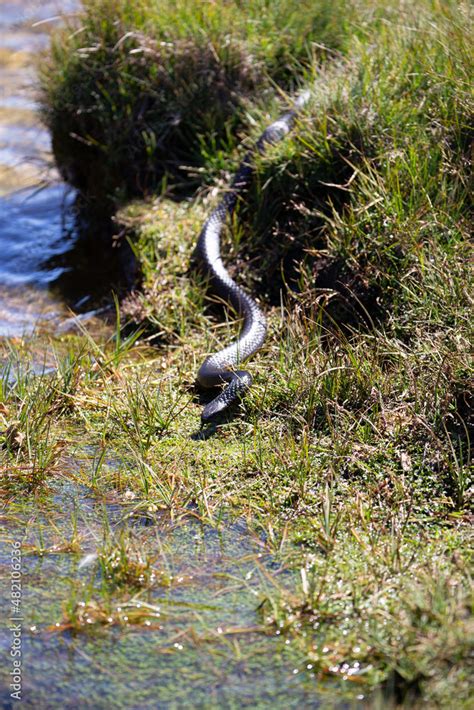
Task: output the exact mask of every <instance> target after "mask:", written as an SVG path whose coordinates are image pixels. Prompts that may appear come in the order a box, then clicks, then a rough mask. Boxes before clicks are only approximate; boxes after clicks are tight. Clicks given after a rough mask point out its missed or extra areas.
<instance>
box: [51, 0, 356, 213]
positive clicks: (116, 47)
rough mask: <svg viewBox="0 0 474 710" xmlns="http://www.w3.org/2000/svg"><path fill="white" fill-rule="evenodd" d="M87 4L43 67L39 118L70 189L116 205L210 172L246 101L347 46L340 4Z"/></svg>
mask: <svg viewBox="0 0 474 710" xmlns="http://www.w3.org/2000/svg"><path fill="white" fill-rule="evenodd" d="M83 4H84V8H85V12H84V13H83V14H82V15H81V16H80V18H79V20H78V21H77V22H75V23H74V25H73V26H71V27H68V28H67V29H66V30H65V31H64V32H63V33H62V34H61V35H57V37H56V39H55V41H54V44H53V47H52V52H51V54H50V55H49V57H48V59H47V60H45V62H44V63H43V65H42V104H43V115H44V118H45V121H46V124H47V126H48V127H49V128H50V130H51V132H52V135H53V147H54V151H55V154H56V159H57V161H58V163H59V166H60V168H61V169H62V171H63V173H64V174H65V175H66V176H67V178H68V179H69V180H70V181H71V182H73V183H74V184H75V185H77V186H78V187H80V188H81V189H82V190H83V191H84V192H86V193H89V194H90V195H92V196H95V197H97V196H98V197H99V198H100V199H101V200H104V198H106V199H111V200H112V201H113V202H114V201H115V202H117V201H119V202H120V200H121V198H123V196H124V195H130V194H132V195H133V194H143V192H146V191H147V190H150V189H153V188H156V185H157V184H158V183H159V182H160V181H161V180H162V179H163V178H164V177H166V180H169V179H171V180H172V181H173V182H174V183H176V182H178V183H180V182H182V181H183V180H185V181H186V183H189V170H190V169H191V173H193V171H194V182H195V183H196V177H197V178H198V179H199V177H200V175H199V171H198V172H197V173H196V169H199V168H202V167H203V166H207V167H206V169H207V170H211V172H212V171H213V169H215V167H216V166H219V164H220V163H221V162H222V151H224V152H228V151H229V150H230V149H231V148H232V147H233V146H234V145H235V131H236V129H238V128H239V127H240V126H242V125H243V124H246V123H247V115H246V114H247V111H248V110H249V109H250V107H251V103H250V101H251V100H256V99H258V100H259V101H260V100H261V99H262V97H267V98H268V97H269V96H271V93H272V92H273V85H274V84H275V83H276V84H278V85H279V86H281V87H282V88H289V87H290V86H293V85H294V84H295V83H297V82H298V80H299V79H300V78H301V75H302V74H303V73H304V71H305V69H306V70H307V69H308V67H309V65H310V62H311V58H312V56H313V55H314V54H318V53H319V54H321V52H324V50H323V49H322V47H323V45H328V47H331V48H335V47H338V46H339V45H341V43H342V41H343V36H344V31H343V24H342V22H341V16H342V12H341V8H342V4H341V2H339V0H331V2H329V0H323V1H321V2H318V3H313V2H309V1H307V0H303V1H302V2H301V3H300V4H299V6H298V8H296V7H295V4H294V3H293V2H292V1H290V0H279V2H272V3H269V2H265V1H264V0H252V2H247V1H245V2H237V1H234V0H232V1H231V2H225V3H222V2H218V3H209V2H202V0H193V1H192V2H181V1H180V2H169V1H168V0H165V1H161V2H152V3H150V2H130V0H120V2H115V1H114V2H110V0H99V1H98V0H88V1H87V2H84V3H83ZM220 156H221V157H220ZM201 177H202V176H201Z"/></svg>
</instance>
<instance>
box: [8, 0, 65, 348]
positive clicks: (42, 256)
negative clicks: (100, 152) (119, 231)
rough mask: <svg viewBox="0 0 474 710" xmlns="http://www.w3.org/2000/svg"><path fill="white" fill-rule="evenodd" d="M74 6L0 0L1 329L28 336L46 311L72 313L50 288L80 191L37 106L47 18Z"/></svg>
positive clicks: (52, 316) (59, 270) (52, 314)
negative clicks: (58, 161)
mask: <svg viewBox="0 0 474 710" xmlns="http://www.w3.org/2000/svg"><path fill="white" fill-rule="evenodd" d="M75 6H76V3H74V2H70V1H68V2H64V1H63V2H61V3H59V2H38V1H36V2H35V1H34V0H21V1H20V0H18V1H17V2H0V87H1V88H0V336H21V335H23V334H25V333H29V332H32V331H33V330H34V328H35V326H36V325H37V323H38V322H39V321H40V320H42V319H44V318H45V317H46V318H48V319H50V320H51V319H60V318H61V317H62V316H65V315H66V309H65V306H64V304H63V302H62V300H61V298H58V297H57V296H55V295H53V294H52V293H51V292H50V290H49V288H48V286H49V285H50V284H52V283H54V281H55V280H56V279H57V278H58V277H59V276H60V275H61V273H62V272H63V269H62V268H61V267H59V268H53V269H51V268H49V267H48V260H49V259H50V258H51V257H53V256H57V255H58V254H63V253H65V252H67V251H68V250H69V249H71V246H72V240H71V231H70V230H68V229H67V222H68V220H69V222H70V221H71V206H72V202H73V197H74V196H73V194H72V193H71V191H70V190H69V189H68V188H67V187H66V186H65V185H64V184H63V183H61V181H60V179H59V176H58V174H57V172H56V170H55V169H54V167H53V165H52V157H51V145H50V143H51V142H50V137H49V135H48V132H47V131H46V130H45V128H44V127H43V126H42V125H41V123H40V121H39V119H38V116H37V113H36V110H37V106H36V101H35V90H36V89H35V83H34V82H35V75H34V63H35V59H34V56H35V53H36V52H38V51H40V50H42V49H44V48H45V47H46V45H47V43H48V29H49V28H50V27H51V26H52V24H53V22H54V21H51V22H47V20H48V18H52V17H54V16H57V14H58V7H61V8H62V9H63V11H64V12H68V11H72V10H73V9H74V7H75ZM56 21H57V20H56ZM38 22H43V23H44V24H40V25H37V23H38Z"/></svg>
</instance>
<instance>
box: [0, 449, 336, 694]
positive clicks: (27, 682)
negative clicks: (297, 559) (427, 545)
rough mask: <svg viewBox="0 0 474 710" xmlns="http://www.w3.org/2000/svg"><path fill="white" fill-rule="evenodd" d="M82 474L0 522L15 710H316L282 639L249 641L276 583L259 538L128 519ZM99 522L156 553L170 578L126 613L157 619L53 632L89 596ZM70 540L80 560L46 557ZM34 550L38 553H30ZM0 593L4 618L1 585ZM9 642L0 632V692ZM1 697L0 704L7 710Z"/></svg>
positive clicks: (70, 470) (308, 681)
mask: <svg viewBox="0 0 474 710" xmlns="http://www.w3.org/2000/svg"><path fill="white" fill-rule="evenodd" d="M87 465H89V466H90V465H91V462H89V464H88V463H87V460H85V459H81V458H80V457H77V458H75V459H71V460H70V461H69V463H66V464H65V466H64V471H63V477H61V478H57V479H56V480H54V481H53V482H52V484H51V487H50V489H49V492H48V493H47V494H45V495H43V496H41V498H40V499H37V500H36V501H33V500H30V501H27V502H17V503H15V504H13V506H12V507H11V509H10V511H9V514H8V516H6V517H5V518H4V520H3V521H2V522H3V532H2V534H1V536H0V570H1V573H2V576H3V577H4V579H6V578H8V572H9V559H10V557H9V555H10V549H11V544H12V541H14V540H20V541H21V542H22V546H23V573H22V586H23V595H22V600H21V603H22V612H23V621H22V654H23V655H22V661H23V688H22V693H23V700H22V704H23V706H25V707H32V708H33V707H35V708H50V707H51V708H55V707H61V708H69V707H91V708H108V707H114V708H161V707H163V708H184V707H203V708H204V707H209V708H212V707H270V706H272V707H278V708H283V707H285V708H286V707H288V708H297V707H298V708H300V707H308V708H313V707H320V704H321V694H320V692H321V691H316V685H317V682H316V680H315V678H314V677H313V676H312V675H311V674H310V672H308V671H307V670H306V669H305V667H304V665H303V664H302V663H301V664H300V665H298V663H297V659H295V656H294V655H293V653H292V649H291V643H290V641H287V642H286V643H285V640H284V639H283V638H281V637H280V636H279V635H278V634H275V632H273V633H271V634H270V635H268V634H265V633H262V632H258V627H259V624H260V623H261V619H260V616H259V614H258V611H257V607H258V603H259V596H258V592H261V591H262V589H263V588H264V587H265V585H266V584H270V581H269V580H270V579H271V578H275V579H277V578H278V580H279V582H280V583H281V582H282V578H283V581H284V573H283V574H282V571H281V570H280V569H279V565H278V562H277V561H276V560H275V559H273V558H272V556H271V554H270V553H269V551H268V549H267V547H266V545H265V541H264V540H262V539H260V538H258V537H256V536H255V535H253V534H251V533H250V531H249V530H248V529H247V527H246V525H245V522H244V521H242V520H240V521H239V520H237V521H234V522H232V521H227V522H226V524H224V525H222V527H221V528H220V529H219V530H217V529H215V528H212V527H211V526H209V525H205V524H202V523H201V522H200V521H199V520H197V519H196V518H194V517H187V518H185V519H183V520H181V521H180V522H175V523H172V522H171V521H170V520H169V518H168V517H167V516H166V515H164V514H162V515H159V514H155V515H154V516H153V517H152V518H150V517H148V518H146V519H145V518H144V517H143V516H133V515H132V516H131V517H130V514H131V513H132V512H133V507H132V504H128V505H124V504H123V502H122V499H123V496H121V497H119V496H118V495H116V496H115V497H114V496H113V495H112V494H111V496H110V498H108V499H107V500H100V499H98V498H97V497H95V496H94V494H93V493H92V491H91V490H89V489H88V488H87V487H86V486H84V485H78V484H77V483H75V482H74V474H75V472H77V470H78V468H79V467H80V466H82V467H87ZM127 518H129V520H128V521H127V522H125V521H126V519H127ZM104 520H107V521H108V525H109V526H110V528H111V529H112V530H114V529H115V530H120V529H121V528H122V527H123V526H124V525H127V526H128V528H129V529H130V530H132V532H133V534H134V535H135V536H136V539H137V540H138V541H139V543H140V545H141V548H142V549H145V548H146V549H148V550H150V549H152V550H154V551H155V552H156V560H155V561H154V567H155V568H156V569H158V570H159V569H162V570H166V572H167V574H168V575H171V578H172V580H174V581H172V582H171V584H170V585H169V586H166V585H165V586H163V585H162V586H160V585H157V586H156V587H154V588H153V589H152V590H151V591H148V592H141V593H140V594H139V596H138V597H135V598H134V603H135V604H136V603H141V604H151V605H153V607H154V608H158V609H159V610H160V611H159V613H160V617H159V618H158V619H154V620H153V624H152V625H151V626H150V628H148V627H147V626H146V625H144V624H143V623H142V624H141V625H140V626H128V627H127V626H125V627H112V626H111V627H110V628H106V629H100V630H98V631H97V630H94V631H93V632H88V630H85V631H83V632H81V633H79V634H78V635H75V634H73V633H71V632H70V631H68V630H67V629H63V628H62V623H63V620H64V608H65V605H66V604H67V603H68V601H70V600H71V599H72V598H74V599H76V600H86V601H88V600H90V599H91V598H92V599H98V600H100V599H101V595H100V589H101V576H100V573H99V572H98V570H97V566H96V562H95V560H94V555H93V553H94V552H95V551H96V549H97V547H98V546H100V543H101V541H102V539H103V535H104ZM145 523H146V524H145ZM73 531H76V535H77V536H78V539H79V540H80V547H81V549H80V552H77V553H61V552H59V553H55V552H54V547H55V546H58V545H59V546H60V545H61V544H62V543H64V541H67V540H70V539H71V536H72V534H73ZM35 547H42V548H49V552H47V553H46V554H44V556H39V555H38V554H36V553H35ZM2 590H3V592H2V595H1V596H2V598H1V600H0V601H1V604H2V608H4V609H6V608H8V601H9V600H8V585H2ZM56 625H57V626H56ZM10 644H11V633H10V632H9V631H8V629H7V628H5V626H4V627H3V628H2V629H1V630H0V657H3V660H2V663H1V670H0V687H1V684H2V682H3V683H4V688H6V686H7V682H8V670H9V668H10V666H11V662H9V658H8V652H9V648H10ZM329 690H330V688H329V687H328V692H329ZM3 692H4V695H3V697H4V701H5V702H6V704H4V705H3V706H2V707H9V705H8V696H7V691H6V690H4V691H3ZM331 707H336V706H335V705H331ZM337 707H344V704H343V703H342V702H341V703H340V704H338V705H337Z"/></svg>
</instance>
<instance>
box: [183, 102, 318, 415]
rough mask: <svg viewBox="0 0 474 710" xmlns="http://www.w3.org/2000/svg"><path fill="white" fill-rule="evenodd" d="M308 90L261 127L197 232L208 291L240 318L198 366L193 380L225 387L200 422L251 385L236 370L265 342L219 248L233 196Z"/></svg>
mask: <svg viewBox="0 0 474 710" xmlns="http://www.w3.org/2000/svg"><path fill="white" fill-rule="evenodd" d="M308 98H309V92H304V93H303V94H301V95H300V96H299V97H298V98H297V99H296V101H295V102H294V105H293V108H292V109H291V110H290V111H287V112H286V113H284V114H282V115H281V116H280V117H279V118H278V119H277V120H276V121H274V122H273V123H271V124H270V125H269V126H267V128H266V129H265V130H264V131H263V133H262V134H261V136H260V137H259V139H258V140H257V142H256V144H255V146H254V147H253V148H252V149H251V150H249V151H248V152H247V153H246V155H245V156H244V158H243V160H242V162H241V163H240V165H239V167H238V169H237V172H236V173H235V175H234V178H233V180H232V183H231V185H230V188H229V190H228V191H227V192H226V193H225V195H224V197H223V198H222V200H221V201H220V202H219V203H218V205H217V207H215V209H214V210H213V211H212V213H211V215H210V216H209V217H208V219H207V220H206V222H205V224H204V226H203V228H202V231H201V233H200V235H199V238H198V241H197V245H196V249H195V253H194V256H195V260H196V262H197V263H198V264H199V266H200V268H201V270H202V271H203V272H204V273H205V274H206V275H207V276H209V278H210V282H211V287H212V290H213V291H214V292H215V293H216V294H217V295H218V296H220V297H221V298H222V299H224V300H225V301H227V302H228V303H230V304H231V306H232V307H233V308H234V309H235V310H236V311H237V313H238V314H239V315H240V316H242V317H243V319H244V323H243V327H242V329H241V331H240V333H239V335H238V337H237V339H236V340H235V341H233V342H232V343H231V344H230V345H228V346H227V347H225V348H223V349H222V350H219V351H218V352H216V353H213V354H212V355H209V356H208V357H207V358H206V359H205V360H204V362H203V364H202V365H201V367H200V368H199V371H198V374H197V381H198V383H199V385H201V387H206V388H208V387H209V388H210V387H216V386H218V385H226V387H225V388H224V389H222V391H221V392H220V393H219V394H218V395H217V397H215V398H214V399H213V400H212V401H211V402H209V404H207V405H206V406H205V407H204V409H203V412H202V414H201V419H202V422H203V423H206V422H209V421H210V420H212V419H213V418H214V417H215V416H216V415H217V414H218V413H219V412H223V411H224V410H226V409H227V408H228V407H229V406H230V405H231V404H232V403H233V402H235V401H236V400H237V399H239V398H240V397H241V396H242V395H243V393H244V392H245V391H246V390H248V388H249V387H250V385H251V384H252V377H251V376H250V374H249V373H248V372H247V371H246V370H241V369H239V366H240V364H241V362H243V361H244V360H246V359H247V358H249V357H250V356H251V355H253V354H254V353H256V352H257V350H259V349H260V348H261V347H262V345H263V342H264V340H265V335H266V332H267V324H266V319H265V316H264V314H263V313H262V311H261V310H260V309H259V307H258V306H257V304H256V303H255V301H254V300H253V298H251V297H250V296H249V295H248V294H247V293H246V292H245V291H244V289H242V288H241V287H240V286H239V285H238V284H237V283H236V282H235V281H234V280H233V279H232V278H231V276H230V275H229V273H228V271H227V269H226V268H225V266H224V264H223V261H222V257H221V251H220V235H221V232H222V229H223V227H224V225H225V223H226V220H227V219H228V218H229V217H230V216H231V215H232V213H233V211H234V209H235V206H236V203H237V200H238V199H239V197H240V196H241V195H242V192H243V191H244V190H245V189H246V188H247V187H248V184H249V181H250V178H251V176H252V173H253V169H254V160H253V158H254V156H255V155H256V154H263V153H264V152H265V148H266V146H267V145H272V144H274V143H277V142H278V141H280V140H281V139H282V138H284V136H286V135H287V134H288V133H289V131H290V130H291V128H292V125H293V123H294V120H295V117H296V114H297V112H298V111H299V110H300V109H301V108H302V107H303V106H304V105H305V104H306V103H307V101H308Z"/></svg>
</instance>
